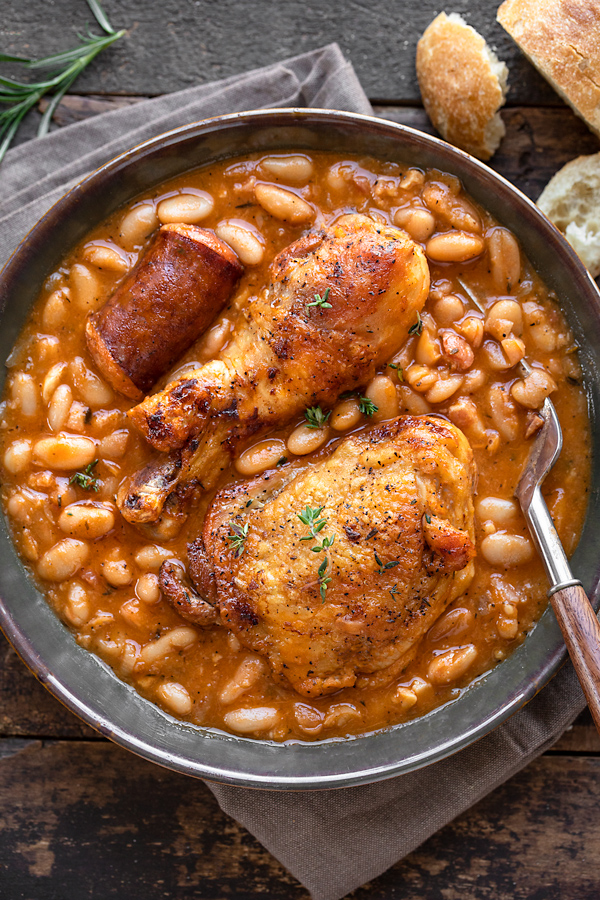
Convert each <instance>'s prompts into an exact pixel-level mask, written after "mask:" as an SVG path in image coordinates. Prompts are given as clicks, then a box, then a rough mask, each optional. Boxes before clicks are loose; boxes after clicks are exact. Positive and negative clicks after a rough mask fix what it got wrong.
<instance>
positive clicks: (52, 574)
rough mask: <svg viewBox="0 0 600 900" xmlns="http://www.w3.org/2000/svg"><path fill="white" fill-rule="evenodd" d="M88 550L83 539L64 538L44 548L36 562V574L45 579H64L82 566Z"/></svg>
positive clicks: (70, 576)
mask: <svg viewBox="0 0 600 900" xmlns="http://www.w3.org/2000/svg"><path fill="white" fill-rule="evenodd" d="M89 552H90V548H89V547H88V545H87V544H86V543H85V542H84V541H76V540H73V539H72V538H64V540H62V541H59V542H58V543H57V544H55V545H54V546H53V547H51V548H50V549H49V550H46V552H45V553H44V555H43V556H42V558H41V559H40V561H39V563H38V567H37V571H38V575H39V576H40V578H44V579H45V580H46V581H66V580H67V578H72V577H73V575H74V574H75V572H77V571H78V570H79V569H80V568H81V567H82V565H83V564H84V563H85V561H86V560H87V558H88V555H89Z"/></svg>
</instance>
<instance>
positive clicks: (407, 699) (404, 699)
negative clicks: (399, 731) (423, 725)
mask: <svg viewBox="0 0 600 900" xmlns="http://www.w3.org/2000/svg"><path fill="white" fill-rule="evenodd" d="M392 699H393V701H394V703H396V704H397V705H398V706H399V707H400V709H402V710H404V711H406V710H409V709H412V707H413V706H414V705H415V703H416V702H417V699H418V697H417V695H416V694H415V692H414V691H411V690H410V688H405V687H398V688H396V692H395V694H394V696H393V698H392Z"/></svg>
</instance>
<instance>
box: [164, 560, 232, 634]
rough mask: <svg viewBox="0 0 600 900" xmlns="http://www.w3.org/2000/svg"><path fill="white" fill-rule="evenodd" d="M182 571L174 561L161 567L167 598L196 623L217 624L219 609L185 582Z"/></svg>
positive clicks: (176, 608)
mask: <svg viewBox="0 0 600 900" xmlns="http://www.w3.org/2000/svg"><path fill="white" fill-rule="evenodd" d="M181 577H182V571H181V569H180V568H179V566H176V565H175V564H174V563H172V562H168V561H167V562H164V563H163V564H162V566H161V567H160V572H159V575H158V581H159V584H160V589H161V591H162V594H163V597H164V598H165V600H168V601H169V603H170V604H171V606H172V607H173V609H175V610H177V612H178V613H179V614H180V615H181V616H183V617H184V618H185V619H188V620H189V621H190V622H193V623H194V625H215V624H216V622H217V621H218V618H219V613H218V610H216V609H215V608H214V606H211V605H210V603H207V602H206V600H203V599H202V597H200V596H199V595H198V594H197V593H196V592H195V591H194V590H192V588H191V587H188V586H187V585H185V584H183V582H182V580H181Z"/></svg>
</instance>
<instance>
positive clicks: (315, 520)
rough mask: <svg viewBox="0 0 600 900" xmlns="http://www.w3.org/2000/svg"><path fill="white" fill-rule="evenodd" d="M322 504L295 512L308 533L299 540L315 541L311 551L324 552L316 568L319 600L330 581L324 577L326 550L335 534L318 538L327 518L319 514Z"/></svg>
mask: <svg viewBox="0 0 600 900" xmlns="http://www.w3.org/2000/svg"><path fill="white" fill-rule="evenodd" d="M324 508H325V507H324V506H307V507H306V509H304V510H302V512H301V513H297V516H298V518H299V519H300V521H301V522H302V524H303V525H306V526H307V527H308V528H309V530H310V534H307V535H305V536H304V537H301V538H300V540H301V541H317V544H316V546H314V547H311V548H310V549H311V550H312V552H313V553H321V552H324V553H325V559H324V560H323V562H322V563H321V565H320V566H319V569H318V572H317V574H318V577H319V593H320V594H321V600H323V601H324V600H325V594H326V592H327V585H328V584H329V582H330V581H331V578H328V577H326V575H325V572H326V571H327V566H328V565H329V558H328V557H327V550H328V549H329V548H330V547H332V546H333V542H334V541H335V534H334V535H332V536H331V537H326V538H322V539H321V538H319V537H318V535H319V532H321V531H323V529H324V528H325V526H326V525H327V519H326V518H324V517H323V516H321V513H322V512H323V510H324Z"/></svg>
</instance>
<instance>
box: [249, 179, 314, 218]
mask: <svg viewBox="0 0 600 900" xmlns="http://www.w3.org/2000/svg"><path fill="white" fill-rule="evenodd" d="M254 193H255V196H256V199H257V200H258V202H259V203H260V205H261V206H262V208H263V209H264V210H266V211H267V212H268V213H269V214H270V215H272V216H274V217H275V218H276V219H281V220H282V221H284V222H291V223H292V224H293V225H300V224H303V223H305V222H310V221H312V220H313V219H314V217H315V211H314V209H313V208H312V206H311V205H310V203H307V202H306V200H304V199H303V198H302V197H299V196H298V195H297V194H294V193H292V191H286V190H285V188H282V187H278V186H277V185H276V184H257V185H256V187H255V188H254Z"/></svg>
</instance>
